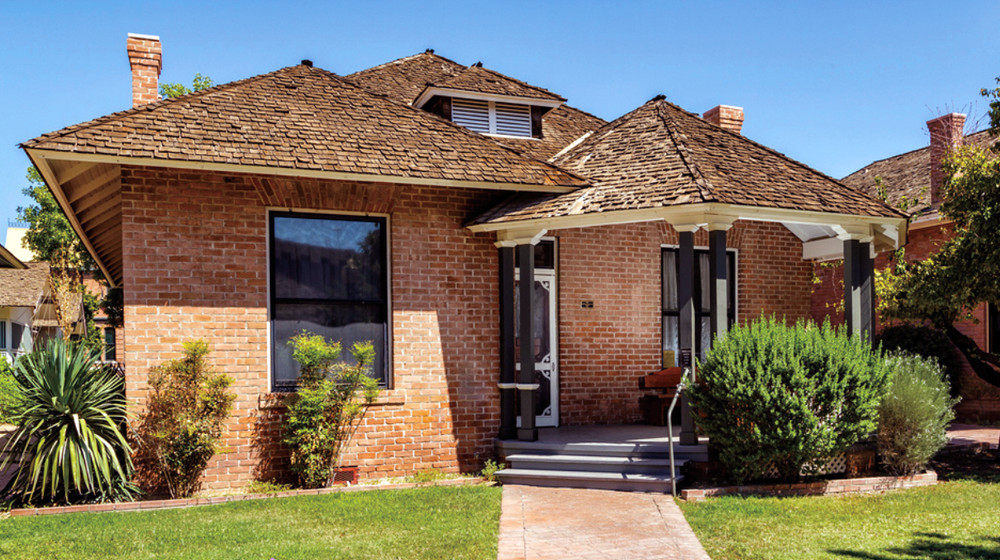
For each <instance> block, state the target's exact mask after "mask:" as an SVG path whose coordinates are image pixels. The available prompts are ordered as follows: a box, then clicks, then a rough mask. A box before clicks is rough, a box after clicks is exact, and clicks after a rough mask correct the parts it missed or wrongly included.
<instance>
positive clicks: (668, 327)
mask: <svg viewBox="0 0 1000 560" xmlns="http://www.w3.org/2000/svg"><path fill="white" fill-rule="evenodd" d="M694 264H695V267H694V331H695V337H694V342H695V354H696V355H697V356H698V357H700V358H704V356H705V350H707V349H708V347H709V346H710V345H711V342H712V309H711V303H710V297H711V295H710V293H709V281H710V280H711V278H710V276H709V260H708V251H707V250H705V249H695V251H694ZM662 265H663V268H662V271H663V298H662V300H663V367H674V366H677V365H680V364H679V362H680V345H681V335H680V314H681V313H680V311H681V310H680V307H679V304H678V300H677V280H678V278H679V276H680V263H679V262H678V250H677V249H675V248H665V249H663V263H662ZM726 279H727V281H726V283H727V285H728V290H727V293H728V296H729V297H728V299H729V306H728V310H729V317H728V318H729V326H732V325H733V323H735V322H736V252H735V251H732V250H730V251H726Z"/></svg>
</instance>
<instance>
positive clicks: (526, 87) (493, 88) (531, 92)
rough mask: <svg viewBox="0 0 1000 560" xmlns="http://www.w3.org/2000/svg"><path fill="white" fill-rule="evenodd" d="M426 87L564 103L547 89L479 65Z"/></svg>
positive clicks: (563, 99)
mask: <svg viewBox="0 0 1000 560" xmlns="http://www.w3.org/2000/svg"><path fill="white" fill-rule="evenodd" d="M427 86H428V87H437V88H441V89H452V90H458V91H472V92H476V93H486V94H491V95H505V96H512V97H528V98H532V99H544V100H547V101H566V99H565V98H563V97H560V96H558V95H556V94H554V93H552V92H551V91H549V90H547V89H543V88H540V87H538V86H533V85H531V84H528V83H525V82H522V81H521V80H516V79H514V78H511V77H510V76H505V75H503V74H501V73H499V72H496V71H493V70H489V69H487V68H483V67H482V66H480V65H473V66H470V67H468V68H466V69H465V70H463V71H462V72H461V73H460V74H458V75H457V76H451V77H448V78H445V79H442V80H439V81H436V82H432V83H429V84H427Z"/></svg>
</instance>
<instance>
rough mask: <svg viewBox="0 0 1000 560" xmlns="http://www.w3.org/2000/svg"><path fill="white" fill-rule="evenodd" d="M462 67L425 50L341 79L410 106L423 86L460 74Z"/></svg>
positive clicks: (464, 67)
mask: <svg viewBox="0 0 1000 560" xmlns="http://www.w3.org/2000/svg"><path fill="white" fill-rule="evenodd" d="M465 69H466V66H464V65H462V64H459V63H457V62H455V61H453V60H449V59H447V58H445V57H443V56H441V55H438V54H434V51H432V50H427V51H425V52H422V53H418V54H415V55H412V56H407V57H403V58H400V59H397V60H393V61H391V62H386V63H385V64H379V65H378V66H373V67H371V68H367V69H365V70H361V71H358V72H355V73H353V74H348V75H347V76H344V79H345V80H348V81H350V82H352V83H354V84H357V86H358V87H360V88H362V89H364V90H366V91H369V92H371V93H375V94H379V95H385V96H387V97H388V98H389V99H392V100H393V101H395V102H397V103H407V104H408V103H410V102H411V101H413V100H414V99H416V98H417V96H418V95H420V92H422V91H423V90H424V88H425V87H427V84H430V83H434V82H438V81H444V80H447V79H449V78H453V77H455V76H457V75H459V74H461V73H462V72H464V71H465Z"/></svg>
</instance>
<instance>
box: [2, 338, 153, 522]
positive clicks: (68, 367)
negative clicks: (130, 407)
mask: <svg viewBox="0 0 1000 560" xmlns="http://www.w3.org/2000/svg"><path fill="white" fill-rule="evenodd" d="M97 358H98V356H97V353H96V352H94V351H93V350H92V349H90V348H88V347H86V346H84V345H82V344H78V343H68V342H65V341H63V340H62V339H61V338H53V339H51V340H49V341H48V343H47V344H46V345H45V346H44V348H42V349H40V350H36V351H35V352H32V353H30V354H27V355H24V356H21V357H20V358H18V360H17V362H16V363H15V364H14V368H15V371H16V379H17V382H18V384H19V385H20V392H21V394H22V395H23V397H24V401H23V403H22V404H21V406H19V407H18V408H17V409H16V411H15V414H14V418H13V420H14V422H15V423H16V424H17V425H18V428H17V430H15V432H14V434H13V435H12V436H11V438H10V440H8V443H7V446H6V447H5V450H6V451H7V453H8V456H7V458H6V459H5V460H4V462H3V464H2V465H0V471H3V470H6V469H7V468H8V467H9V466H10V465H9V463H11V462H15V463H18V469H17V471H16V473H15V474H14V477H13V478H12V479H11V480H10V482H8V484H7V486H6V487H5V488H4V492H3V494H4V495H6V496H7V498H8V500H10V501H12V502H17V503H32V504H41V503H52V502H61V503H71V502H79V501H104V500H117V499H130V498H131V496H132V494H133V492H134V491H135V488H134V486H132V485H131V483H130V482H129V479H130V478H131V476H132V472H133V468H132V461H131V459H130V456H131V452H132V451H131V449H130V448H129V446H128V443H127V442H126V441H125V437H124V436H123V435H122V433H121V430H120V429H119V426H122V425H124V423H125V396H124V394H123V392H122V384H123V383H124V381H123V380H122V378H121V377H119V376H117V375H115V374H114V373H112V372H111V371H109V370H107V369H106V368H104V367H101V366H98V365H97V364H96V362H97Z"/></svg>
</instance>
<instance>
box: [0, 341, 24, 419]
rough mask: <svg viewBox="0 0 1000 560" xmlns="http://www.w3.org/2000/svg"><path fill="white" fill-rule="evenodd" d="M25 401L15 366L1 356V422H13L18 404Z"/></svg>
mask: <svg viewBox="0 0 1000 560" xmlns="http://www.w3.org/2000/svg"><path fill="white" fill-rule="evenodd" d="M22 402H24V397H23V396H22V395H21V386H20V385H19V384H18V383H17V380H16V379H14V366H12V365H11V364H10V362H8V361H7V360H5V359H4V358H2V357H0V424H11V423H13V421H14V413H15V411H17V408H18V406H19V405H20V404H21V403H22Z"/></svg>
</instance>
